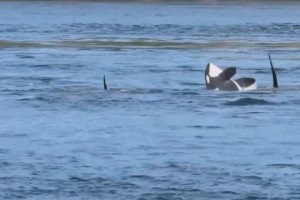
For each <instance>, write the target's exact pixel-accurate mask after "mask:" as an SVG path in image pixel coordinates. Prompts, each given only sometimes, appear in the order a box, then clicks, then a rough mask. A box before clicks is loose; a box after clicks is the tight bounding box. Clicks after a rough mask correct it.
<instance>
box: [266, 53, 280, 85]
mask: <svg viewBox="0 0 300 200" xmlns="http://www.w3.org/2000/svg"><path fill="white" fill-rule="evenodd" d="M268 54H269V61H270V65H271V70H272V76H273V87H274V88H278V81H277V76H276V72H275V68H274V66H273V62H272V59H271V55H270V53H268Z"/></svg>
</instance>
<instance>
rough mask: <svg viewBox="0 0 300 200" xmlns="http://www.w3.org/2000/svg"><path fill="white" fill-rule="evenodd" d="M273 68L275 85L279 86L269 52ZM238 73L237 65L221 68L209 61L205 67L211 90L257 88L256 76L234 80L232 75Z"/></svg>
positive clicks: (206, 78) (275, 86)
mask: <svg viewBox="0 0 300 200" xmlns="http://www.w3.org/2000/svg"><path fill="white" fill-rule="evenodd" d="M269 60H270V64H271V70H272V75H273V87H274V88H278V82H277V76H276V72H275V69H274V66H273V63H272V60H271V56H270V54H269ZM235 73H236V68H235V67H228V68H226V69H224V70H221V69H220V68H219V67H218V66H216V65H215V64H213V63H208V64H207V66H206V69H205V75H204V78H205V85H206V88H207V89H210V90H227V91H246V90H256V89H257V85H256V83H255V79H254V78H248V77H245V78H239V79H235V80H233V79H232V77H233V76H234V75H235Z"/></svg>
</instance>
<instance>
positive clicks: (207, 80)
mask: <svg viewBox="0 0 300 200" xmlns="http://www.w3.org/2000/svg"><path fill="white" fill-rule="evenodd" d="M205 79H206V82H207V83H208V84H209V82H210V78H209V76H208V75H206V76H205Z"/></svg>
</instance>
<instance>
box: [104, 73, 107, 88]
mask: <svg viewBox="0 0 300 200" xmlns="http://www.w3.org/2000/svg"><path fill="white" fill-rule="evenodd" d="M103 87H104V90H107V85H106V80H105V75H104V76H103Z"/></svg>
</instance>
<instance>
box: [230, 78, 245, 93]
mask: <svg viewBox="0 0 300 200" xmlns="http://www.w3.org/2000/svg"><path fill="white" fill-rule="evenodd" d="M232 82H233V83H234V85H236V87H237V88H238V90H239V91H241V90H243V89H242V87H241V86H240V85H239V84H238V83H237V82H236V81H235V80H232Z"/></svg>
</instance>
